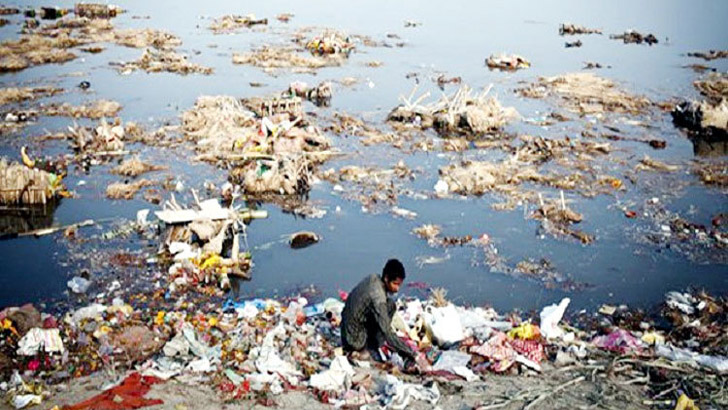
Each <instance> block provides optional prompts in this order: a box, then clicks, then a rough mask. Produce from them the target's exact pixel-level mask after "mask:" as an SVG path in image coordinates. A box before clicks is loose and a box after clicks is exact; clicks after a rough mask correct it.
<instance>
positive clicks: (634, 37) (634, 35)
mask: <svg viewBox="0 0 728 410" xmlns="http://www.w3.org/2000/svg"><path fill="white" fill-rule="evenodd" d="M609 38H611V39H613V40H622V41H624V44H642V43H647V44H649V45H653V44H657V43H658V40H657V37H655V36H654V35H653V34H647V35H644V34H641V33H639V32H637V31H634V30H628V31H625V32H624V33H623V34H611V35H610V36H609Z"/></svg>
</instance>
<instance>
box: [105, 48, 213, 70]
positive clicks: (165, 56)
mask: <svg viewBox="0 0 728 410" xmlns="http://www.w3.org/2000/svg"><path fill="white" fill-rule="evenodd" d="M117 70H118V71H119V73H120V74H124V75H128V74H131V73H132V72H134V71H135V70H144V71H146V72H148V73H161V72H167V73H177V74H183V75H186V74H204V75H210V74H212V73H213V69H212V68H210V67H205V66H203V65H200V64H196V63H191V62H189V61H188V60H187V56H186V55H184V54H179V53H177V52H174V51H170V50H154V49H151V48H148V49H146V50H144V52H143V53H142V55H141V57H139V59H138V60H135V61H129V62H124V63H119V64H118V65H117Z"/></svg>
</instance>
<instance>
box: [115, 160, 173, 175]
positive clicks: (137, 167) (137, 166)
mask: <svg viewBox="0 0 728 410" xmlns="http://www.w3.org/2000/svg"><path fill="white" fill-rule="evenodd" d="M164 169H167V167H166V166H161V165H154V164H149V163H146V162H143V161H141V160H140V159H139V158H137V157H134V158H130V159H128V160H125V161H124V162H122V163H121V164H119V166H117V167H116V168H114V169H112V170H111V172H112V173H114V174H119V175H121V176H125V177H132V178H136V177H138V176H139V175H142V174H145V173H147V172H153V171H161V170H164Z"/></svg>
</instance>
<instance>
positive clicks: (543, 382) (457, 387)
mask: <svg viewBox="0 0 728 410" xmlns="http://www.w3.org/2000/svg"><path fill="white" fill-rule="evenodd" d="M357 371H366V372H371V373H375V374H376V373H377V372H378V371H376V370H362V369H359V368H357ZM588 373H590V372H587V373H584V372H583V369H582V370H581V371H580V370H579V369H572V367H563V368H560V369H557V368H553V367H549V368H546V369H544V372H543V374H541V375H536V374H535V373H534V375H532V376H531V375H508V376H501V375H495V374H490V375H488V376H487V379H486V380H485V381H478V382H471V383H469V382H466V381H462V380H457V381H440V382H438V389H439V390H440V393H441V394H442V397H441V398H440V400H439V401H438V402H437V404H436V407H439V408H441V409H482V410H485V409H524V408H529V409H592V408H595V409H648V408H653V407H650V406H646V405H643V404H642V398H644V397H645V396H644V395H643V394H642V393H641V390H642V389H641V387H639V386H638V385H636V384H631V385H617V384H616V383H611V382H607V381H606V380H605V379H604V376H603V375H596V378H595V381H592V380H591V376H590V375H589V374H588ZM582 375H586V376H585V379H584V380H583V381H578V382H575V380H578V379H579V378H580V377H581V376H582ZM375 377H376V376H375ZM424 380H425V382H426V381H427V380H433V379H432V378H425V379H424ZM112 382H113V379H112V378H111V377H109V376H107V375H105V374H102V373H96V374H94V375H92V376H89V377H83V378H80V379H73V380H71V381H70V383H69V384H62V385H59V386H58V387H57V388H58V391H57V392H55V393H54V395H53V397H52V398H51V399H50V400H48V401H44V402H43V403H42V404H41V405H40V406H39V407H38V408H42V409H52V408H53V406H56V405H57V406H59V407H61V408H62V407H63V406H64V405H71V404H74V403H78V402H80V401H83V400H86V399H88V398H91V397H93V396H95V395H96V394H99V393H100V392H101V388H102V386H108V383H112ZM145 397H146V398H153V399H161V400H163V401H164V404H162V405H157V406H150V407H147V408H148V409H150V410H153V409H173V410H196V409H200V410H202V409H240V408H242V409H264V408H269V407H266V406H265V405H262V404H260V403H256V402H255V401H235V402H230V403H224V402H222V401H221V398H220V396H219V394H217V393H216V392H215V391H213V389H212V388H211V387H210V386H209V385H207V384H205V383H204V382H189V383H187V382H181V381H177V380H169V381H167V382H165V383H161V384H156V385H154V386H153V387H152V390H151V392H150V393H149V394H147V395H146V396H145ZM540 397H543V399H542V400H539V401H538V402H535V403H534V401H535V400H537V399H538V398H540ZM272 398H273V401H274V403H275V406H274V408H278V409H301V408H305V409H329V408H333V406H332V405H329V404H324V403H322V402H320V401H318V400H317V399H316V398H315V397H314V395H312V394H311V393H310V392H309V391H307V390H301V391H287V392H284V393H282V394H280V395H278V396H272ZM370 406H372V407H370V408H377V407H376V403H373V404H372V405H370ZM528 406H531V407H528ZM0 408H2V409H4V408H8V409H10V408H12V407H11V406H9V405H7V404H5V403H0ZM407 408H411V409H430V408H433V406H432V405H430V404H429V403H426V402H421V401H413V402H412V403H411V404H410V405H409V406H407Z"/></svg>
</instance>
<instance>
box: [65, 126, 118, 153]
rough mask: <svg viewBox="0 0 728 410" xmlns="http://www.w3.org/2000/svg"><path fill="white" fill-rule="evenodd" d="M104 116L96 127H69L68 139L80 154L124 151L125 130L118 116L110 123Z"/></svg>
mask: <svg viewBox="0 0 728 410" xmlns="http://www.w3.org/2000/svg"><path fill="white" fill-rule="evenodd" d="M103 117H105V116H102V119H101V121H99V125H98V126H97V127H95V128H92V127H82V126H79V125H74V126H73V127H69V128H68V130H69V133H68V139H70V140H71V145H72V147H73V150H74V151H75V152H76V153H78V154H79V155H98V156H105V155H112V156H113V155H119V154H123V153H125V151H124V135H125V130H124V127H122V125H121V121H120V120H119V119H118V118H117V119H116V120H115V121H114V122H113V123H108V122H107V121H106V120H105V119H104V118H103Z"/></svg>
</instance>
